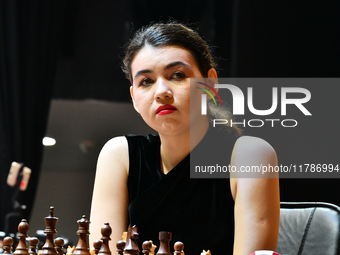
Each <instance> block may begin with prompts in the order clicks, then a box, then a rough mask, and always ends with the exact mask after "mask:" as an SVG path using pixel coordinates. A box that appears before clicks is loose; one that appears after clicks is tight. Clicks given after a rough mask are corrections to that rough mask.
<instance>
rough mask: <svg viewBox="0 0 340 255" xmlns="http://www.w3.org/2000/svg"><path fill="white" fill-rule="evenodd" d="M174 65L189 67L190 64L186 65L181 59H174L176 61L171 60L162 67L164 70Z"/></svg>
mask: <svg viewBox="0 0 340 255" xmlns="http://www.w3.org/2000/svg"><path fill="white" fill-rule="evenodd" d="M174 66H184V67H188V68H191V66H190V65H188V64H186V63H183V62H182V61H176V62H173V63H170V64H168V65H167V66H166V67H165V68H164V70H167V69H170V68H172V67H174Z"/></svg>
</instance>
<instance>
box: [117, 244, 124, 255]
mask: <svg viewBox="0 0 340 255" xmlns="http://www.w3.org/2000/svg"><path fill="white" fill-rule="evenodd" d="M116 247H117V250H116V251H117V254H118V255H123V254H124V247H125V241H123V240H120V241H118V242H117V243H116Z"/></svg>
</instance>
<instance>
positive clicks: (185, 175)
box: [90, 22, 280, 255]
mask: <svg viewBox="0 0 340 255" xmlns="http://www.w3.org/2000/svg"><path fill="white" fill-rule="evenodd" d="M214 59H215V58H214V57H213V56H212V54H211V52H210V49H209V47H208V45H207V44H206V43H205V41H203V40H202V38H201V37H200V35H199V34H198V33H197V32H196V31H194V30H192V29H190V28H188V27H186V26H184V25H182V24H178V23H174V22H169V23H154V24H151V25H150V26H147V27H144V28H142V29H140V30H139V31H137V32H136V34H135V35H134V37H133V38H132V39H131V41H130V42H129V44H128V45H127V47H126V51H125V58H124V60H123V71H124V72H125V74H126V77H127V78H128V79H129V81H130V83H131V87H130V94H131V98H132V102H133V106H134V108H135V110H136V111H137V112H138V113H139V115H140V116H141V117H142V118H143V120H144V121H145V122H146V123H147V124H148V125H149V126H150V127H151V128H152V129H154V130H155V131H156V133H157V134H156V135H147V136H138V135H125V136H120V137H115V138H113V139H111V140H110V141H108V142H107V143H106V144H105V146H104V147H103V149H102V151H101V153H100V155H99V158H98V163H97V171H96V178H95V185H94V191H93V199H92V207H91V222H92V223H91V226H90V227H91V231H90V232H91V235H90V238H91V243H92V242H93V241H94V240H97V239H99V238H100V237H99V236H98V234H97V233H100V231H99V229H100V227H101V226H102V224H103V223H104V221H107V222H109V223H110V225H111V227H112V235H111V239H112V241H113V243H116V242H117V241H118V240H120V239H121V234H122V232H124V231H126V229H127V228H128V225H132V226H133V225H136V226H138V230H139V231H138V232H139V238H138V239H136V240H137V244H138V246H139V247H142V242H143V241H145V240H158V233H159V231H167V232H172V240H173V241H182V242H183V243H184V244H185V247H186V248H185V252H186V253H187V254H190V255H193V254H200V253H201V251H202V250H203V249H205V250H208V249H209V250H210V251H211V253H212V254H229V255H231V254H234V255H236V254H237V255H249V254H251V253H252V252H254V251H256V250H272V251H274V250H275V249H276V244H277V238H278V229H279V210H280V204H279V202H280V199H279V182H278V177H277V176H275V177H274V178H266V177H268V176H266V175H264V176H263V178H240V177H239V176H237V175H233V176H230V178H223V179H191V178H190V173H189V169H190V158H195V157H196V158H197V159H198V160H200V158H202V157H200V156H199V155H204V156H205V157H204V158H209V159H212V160H221V161H222V162H223V163H224V164H225V165H229V164H230V165H232V166H234V167H235V168H236V169H239V168H240V167H241V166H245V165H247V166H260V165H272V166H276V165H277V157H276V153H275V151H274V149H273V148H272V147H271V146H270V145H269V144H268V143H267V142H266V141H264V140H262V139H260V138H257V137H251V136H246V135H242V133H241V132H240V130H239V129H238V128H237V127H235V126H233V127H225V128H224V129H223V130H217V129H214V128H212V126H211V125H210V123H209V119H210V117H209V115H202V114H201V112H200V110H201V109H200V107H197V109H196V108H192V109H191V105H190V101H193V100H195V99H197V98H201V95H202V93H204V92H203V91H202V90H201V89H196V90H195V91H192V90H191V86H190V80H192V79H193V78H201V79H204V78H205V79H206V80H207V82H208V83H209V82H210V81H213V82H217V79H218V77H217V71H216V68H217V65H216V63H215V60H214ZM115 85H116V86H119V84H115ZM210 85H213V84H210ZM190 92H193V93H190ZM210 92H211V93H212V91H210ZM208 112H209V113H210V115H213V116H220V115H221V113H222V114H223V113H225V111H224V110H221V109H220V108H219V107H216V108H215V107H213V106H210V105H209V108H208ZM228 116H230V114H229V113H227V115H224V116H221V117H220V118H221V119H226V118H228ZM108 117H109V116H108ZM215 118H216V117H215ZM217 146H218V147H217ZM271 177H273V176H271Z"/></svg>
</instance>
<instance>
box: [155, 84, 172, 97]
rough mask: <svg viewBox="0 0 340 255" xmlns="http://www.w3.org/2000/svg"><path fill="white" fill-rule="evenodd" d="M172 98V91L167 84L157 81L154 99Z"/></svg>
mask: <svg viewBox="0 0 340 255" xmlns="http://www.w3.org/2000/svg"><path fill="white" fill-rule="evenodd" d="M165 98H172V91H171V88H170V86H169V84H168V83H167V82H166V81H165V80H163V79H158V81H157V82H156V91H155V99H165Z"/></svg>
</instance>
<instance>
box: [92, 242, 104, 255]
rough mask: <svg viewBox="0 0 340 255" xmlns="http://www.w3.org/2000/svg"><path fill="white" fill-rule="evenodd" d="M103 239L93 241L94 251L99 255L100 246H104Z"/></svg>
mask: <svg viewBox="0 0 340 255" xmlns="http://www.w3.org/2000/svg"><path fill="white" fill-rule="evenodd" d="M102 244H103V242H102V240H97V241H94V242H93V251H94V254H96V255H98V253H99V250H100V248H101V247H102Z"/></svg>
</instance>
